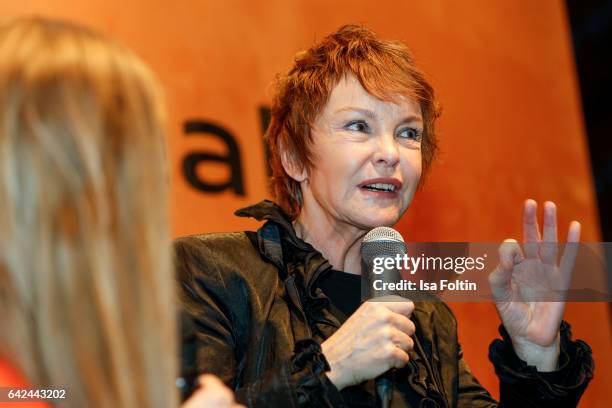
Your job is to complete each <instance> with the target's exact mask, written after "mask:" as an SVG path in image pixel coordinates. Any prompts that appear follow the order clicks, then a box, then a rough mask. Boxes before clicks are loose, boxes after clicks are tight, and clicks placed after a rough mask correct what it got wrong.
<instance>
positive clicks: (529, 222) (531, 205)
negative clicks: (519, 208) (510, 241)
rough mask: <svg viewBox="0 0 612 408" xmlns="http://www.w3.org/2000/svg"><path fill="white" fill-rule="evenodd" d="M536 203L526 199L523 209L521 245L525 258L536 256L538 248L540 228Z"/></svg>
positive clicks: (537, 255)
mask: <svg viewBox="0 0 612 408" xmlns="http://www.w3.org/2000/svg"><path fill="white" fill-rule="evenodd" d="M537 210H538V204H537V203H536V202H535V201H534V200H531V199H529V200H526V201H525V206H524V209H523V243H524V244H523V246H524V248H525V257H526V258H538V257H539V256H540V254H539V248H540V230H539V228H538V217H537Z"/></svg>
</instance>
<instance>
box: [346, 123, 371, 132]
mask: <svg viewBox="0 0 612 408" xmlns="http://www.w3.org/2000/svg"><path fill="white" fill-rule="evenodd" d="M345 128H346V129H347V130H353V131H355V132H364V133H369V132H370V127H369V126H368V124H367V123H366V122H365V121H363V120H354V121H351V122H349V123H347V124H346V126H345Z"/></svg>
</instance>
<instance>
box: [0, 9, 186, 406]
mask: <svg viewBox="0 0 612 408" xmlns="http://www.w3.org/2000/svg"><path fill="white" fill-rule="evenodd" d="M163 111H164V107H163V101H162V100H161V97H160V93H159V90H158V86H157V83H156V82H155V80H154V78H153V76H152V74H151V72H150V71H149V70H148V68H147V67H146V66H145V65H144V64H143V63H142V62H141V61H140V60H139V59H138V58H136V57H135V56H134V55H133V54H132V53H130V52H129V51H127V50H126V49H124V48H122V47H121V46H120V45H118V44H116V43H113V42H111V41H109V40H108V39H105V38H103V37H102V36H100V35H99V34H96V33H94V32H91V31H89V30H87V29H85V28H82V27H78V26H74V25H71V24H67V23H62V22H57V21H49V20H45V19H39V18H20V19H17V20H12V21H9V22H6V23H3V24H0V316H2V327H1V329H0V355H1V356H2V358H4V359H8V360H9V361H11V362H12V363H13V364H14V365H16V366H17V367H19V368H20V369H21V370H22V371H23V374H24V375H25V376H26V378H27V379H28V380H29V381H30V382H31V383H32V384H33V385H35V386H44V387H63V388H67V389H68V399H67V400H66V401H65V402H64V403H65V405H67V406H109V407H110V406H112V407H145V406H147V407H149V406H150V407H156V406H158V407H169V406H173V405H176V397H177V396H176V395H175V394H176V393H175V392H174V387H173V382H174V375H175V371H176V364H177V362H176V360H175V358H174V357H175V355H176V352H175V337H174V334H175V327H174V324H175V319H174V318H175V316H174V297H173V289H172V288H173V286H174V285H173V278H172V276H171V273H170V259H169V257H170V248H169V242H168V239H169V235H168V233H169V232H168V225H167V204H166V196H167V191H166V188H167V186H166V184H167V176H166V170H165V147H164V140H163Z"/></svg>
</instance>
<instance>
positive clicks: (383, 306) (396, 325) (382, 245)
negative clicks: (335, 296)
mask: <svg viewBox="0 0 612 408" xmlns="http://www.w3.org/2000/svg"><path fill="white" fill-rule="evenodd" d="M403 241H404V240H403V238H402V236H401V235H400V234H399V233H398V232H397V231H395V230H393V229H392V228H387V227H379V228H375V229H373V230H372V231H370V232H369V233H368V234H366V236H365V237H364V239H363V243H362V246H361V260H362V262H361V264H362V277H363V280H362V282H364V283H365V285H366V288H365V289H366V292H365V293H366V296H367V297H369V298H376V301H367V302H365V303H363V304H362V305H361V306H360V307H359V308H358V309H357V310H356V311H355V313H353V315H352V316H351V317H350V318H349V319H348V320H347V321H346V322H345V323H344V324H343V325H342V326H341V327H340V329H338V331H337V332H336V333H334V335H333V336H331V337H330V338H329V339H327V340H326V341H325V342H324V343H323V344H322V345H321V347H322V349H323V354H324V355H325V357H326V359H327V361H328V362H329V365H330V368H331V371H330V372H329V373H328V377H329V379H330V381H331V382H332V383H334V385H335V386H336V387H337V388H338V389H342V388H344V387H348V386H350V385H354V384H358V383H360V382H362V381H365V380H369V379H373V378H376V377H378V376H380V375H381V374H383V373H385V372H387V371H388V370H390V369H392V368H401V367H403V366H405V365H406V364H407V363H408V361H409V357H408V351H409V350H411V349H412V348H413V346H414V342H413V340H412V339H411V338H410V336H412V335H413V334H414V332H415V326H414V323H413V322H412V321H411V320H410V316H411V314H412V311H413V310H414V303H413V302H410V301H408V300H406V299H405V298H403V297H400V296H392V295H388V294H386V293H384V292H380V291H379V292H373V291H372V290H371V289H372V288H371V284H370V283H371V282H372V281H373V280H374V279H382V280H384V281H386V282H392V281H397V280H399V279H400V273H399V271H398V270H395V269H392V270H388V271H385V273H383V274H382V275H377V276H373V273H372V264H373V260H374V258H377V257H383V258H384V257H392V258H394V257H395V256H396V255H397V254H405V253H406V246H405V245H404V242H403ZM380 380H381V379H378V380H377V388H380V387H379V385H381V384H379V383H384V381H380ZM385 387H387V388H390V387H388V386H387V385H385V386H383V388H385ZM383 392H384V393H385V394H386V395H385V396H384V398H388V396H389V393H390V389H384V390H383Z"/></svg>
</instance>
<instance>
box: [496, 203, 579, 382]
mask: <svg viewBox="0 0 612 408" xmlns="http://www.w3.org/2000/svg"><path fill="white" fill-rule="evenodd" d="M536 210H537V204H536V202H535V201H533V200H527V201H526V202H525V208H524V214H523V238H524V242H523V248H522V249H521V246H520V245H519V244H518V242H516V241H515V240H510V239H509V240H506V241H504V243H503V244H502V245H501V246H500V248H499V255H500V263H499V265H498V266H497V268H496V269H495V270H494V271H493V272H492V273H491V275H489V283H490V284H491V291H492V294H493V297H494V299H495V305H496V307H497V311H498V313H499V315H500V317H501V319H502V322H503V324H504V327H505V328H506V330H507V331H508V334H509V335H510V337H511V339H512V344H513V346H514V350H515V352H516V354H517V355H518V356H519V357H520V358H521V359H522V360H523V361H525V362H526V363H527V364H529V365H533V366H536V368H537V369H538V370H539V371H553V370H555V368H556V366H557V360H558V357H559V327H560V324H561V319H562V317H563V311H564V309H565V302H564V299H563V296H562V294H563V292H564V291H565V290H567V288H568V285H569V282H570V278H571V274H572V269H573V268H574V263H575V261H576V253H577V251H578V246H577V243H578V241H579V240H580V223H578V222H577V221H573V222H572V223H571V224H570V226H569V231H568V235H567V244H566V246H565V248H564V250H563V254H562V255H561V260H560V262H557V255H558V253H557V210H556V207H555V204H554V203H552V202H550V201H549V202H546V203H544V235H543V237H541V236H540V231H539V228H538V220H537V216H536ZM555 296H557V298H555ZM550 300H552V301H550Z"/></svg>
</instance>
